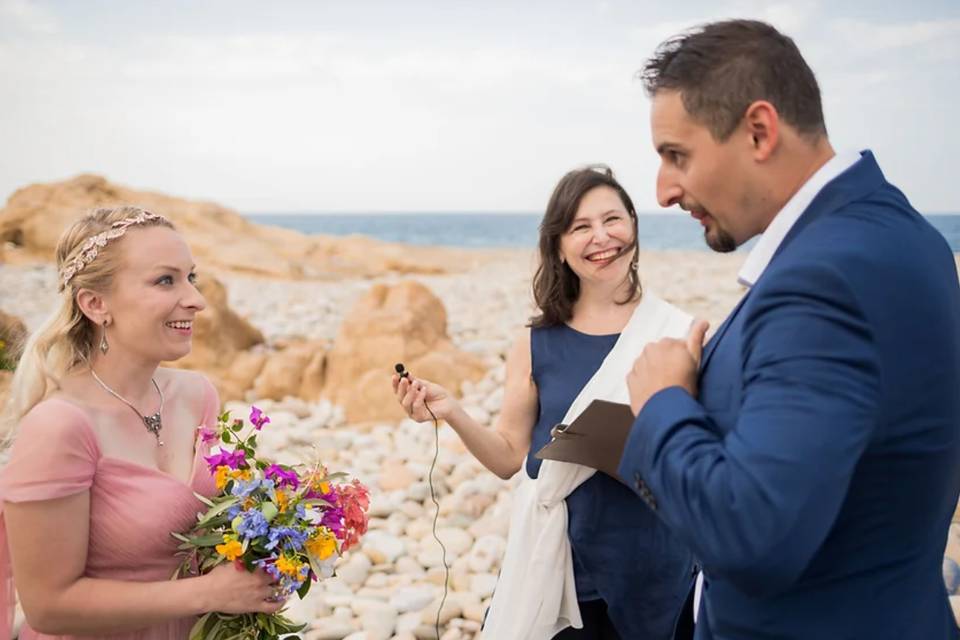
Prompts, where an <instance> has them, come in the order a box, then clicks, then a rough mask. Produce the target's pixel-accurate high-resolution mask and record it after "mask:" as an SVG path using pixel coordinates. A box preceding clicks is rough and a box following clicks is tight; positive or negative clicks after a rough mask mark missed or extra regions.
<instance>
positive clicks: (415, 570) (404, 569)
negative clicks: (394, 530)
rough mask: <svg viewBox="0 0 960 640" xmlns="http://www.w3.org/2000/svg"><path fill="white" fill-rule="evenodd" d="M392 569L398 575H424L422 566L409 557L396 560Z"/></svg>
mask: <svg viewBox="0 0 960 640" xmlns="http://www.w3.org/2000/svg"><path fill="white" fill-rule="evenodd" d="M394 568H395V570H396V572H397V573H399V574H407V575H411V576H422V575H423V574H424V573H425V572H424V569H423V565H421V564H420V563H419V562H417V561H416V560H414V559H413V558H411V557H410V556H403V557H401V558H398V559H397V562H396V564H395V565H394Z"/></svg>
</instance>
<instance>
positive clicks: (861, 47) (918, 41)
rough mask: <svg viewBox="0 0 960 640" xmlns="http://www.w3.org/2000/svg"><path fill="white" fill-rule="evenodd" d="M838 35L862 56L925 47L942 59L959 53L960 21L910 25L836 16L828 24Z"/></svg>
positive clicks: (835, 35)
mask: <svg viewBox="0 0 960 640" xmlns="http://www.w3.org/2000/svg"><path fill="white" fill-rule="evenodd" d="M829 29H830V31H831V32H832V33H833V36H834V37H835V38H838V39H840V38H842V39H843V41H844V43H845V46H848V47H849V48H850V50H852V51H855V52H857V53H859V54H863V55H873V54H877V53H880V52H895V51H897V50H899V49H910V48H917V47H923V48H925V49H927V50H928V51H930V52H931V53H933V54H934V55H935V56H936V57H937V58H939V59H941V60H947V59H951V58H956V57H958V55H960V46H958V44H957V43H958V41H960V20H938V21H933V20H928V21H918V22H913V23H909V24H877V23H873V22H866V21H862V20H850V19H837V20H832V21H830V23H829Z"/></svg>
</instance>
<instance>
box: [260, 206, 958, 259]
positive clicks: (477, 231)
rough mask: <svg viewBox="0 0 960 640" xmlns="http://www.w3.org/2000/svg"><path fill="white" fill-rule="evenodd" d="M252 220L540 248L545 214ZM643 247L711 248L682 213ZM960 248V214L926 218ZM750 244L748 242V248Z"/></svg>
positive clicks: (642, 233)
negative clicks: (539, 235) (539, 228)
mask: <svg viewBox="0 0 960 640" xmlns="http://www.w3.org/2000/svg"><path fill="white" fill-rule="evenodd" d="M243 215H244V217H245V218H247V219H248V220H250V221H251V222H255V223H257V224H264V225H273V226H278V227H283V228H286V229H293V230H295V231H299V232H301V233H306V234H323V235H332V236H346V235H357V234H359V235H365V236H369V237H372V238H376V239H378V240H384V241H387V242H402V243H404V244H414V245H424V246H447V247H465V248H474V249H481V248H486V249H489V248H528V249H533V248H535V247H536V246H537V236H538V225H539V224H540V219H541V217H542V214H541V213H499V212H497V213H476V212H469V213H468V212H456V211H451V212H444V213H414V212H381V213H310V212H297V213H272V212H260V213H245V214H243ZM638 217H639V233H638V236H639V242H640V246H641V247H643V248H645V249H649V250H669V249H679V250H687V251H709V248H708V247H707V246H706V245H705V244H704V242H703V231H702V230H701V227H700V225H699V224H697V222H696V221H694V220H692V219H691V218H690V217H689V216H687V215H685V214H680V213H640V214H639V216H638ZM925 217H926V218H927V220H929V221H930V223H931V224H932V225H933V226H934V227H935V228H936V229H937V230H938V231H940V233H941V234H943V236H944V238H946V240H947V243H948V244H949V245H950V248H951V249H952V250H953V251H954V252H955V253H957V252H960V213H937V214H930V215H927V216H925ZM749 245H750V243H748V244H747V246H749Z"/></svg>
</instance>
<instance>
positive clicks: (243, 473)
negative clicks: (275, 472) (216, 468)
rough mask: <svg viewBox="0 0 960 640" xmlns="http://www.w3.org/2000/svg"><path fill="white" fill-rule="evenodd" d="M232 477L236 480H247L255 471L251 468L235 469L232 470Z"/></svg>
mask: <svg viewBox="0 0 960 640" xmlns="http://www.w3.org/2000/svg"><path fill="white" fill-rule="evenodd" d="M230 477H231V478H233V479H234V480H243V481H244V482H247V481H248V480H250V478H252V477H253V472H251V471H250V469H234V470H233V471H231V472H230Z"/></svg>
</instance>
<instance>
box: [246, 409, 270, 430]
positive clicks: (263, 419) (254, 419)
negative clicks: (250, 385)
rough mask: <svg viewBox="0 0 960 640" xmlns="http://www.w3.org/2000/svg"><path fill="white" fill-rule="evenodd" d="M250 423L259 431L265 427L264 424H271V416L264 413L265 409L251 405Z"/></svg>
mask: <svg viewBox="0 0 960 640" xmlns="http://www.w3.org/2000/svg"><path fill="white" fill-rule="evenodd" d="M250 423H251V424H252V425H253V427H254V428H255V429H256V430H257V431H260V429H263V425H265V424H270V418H268V417H267V416H265V415H263V411H260V409H258V408H257V407H250Z"/></svg>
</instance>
